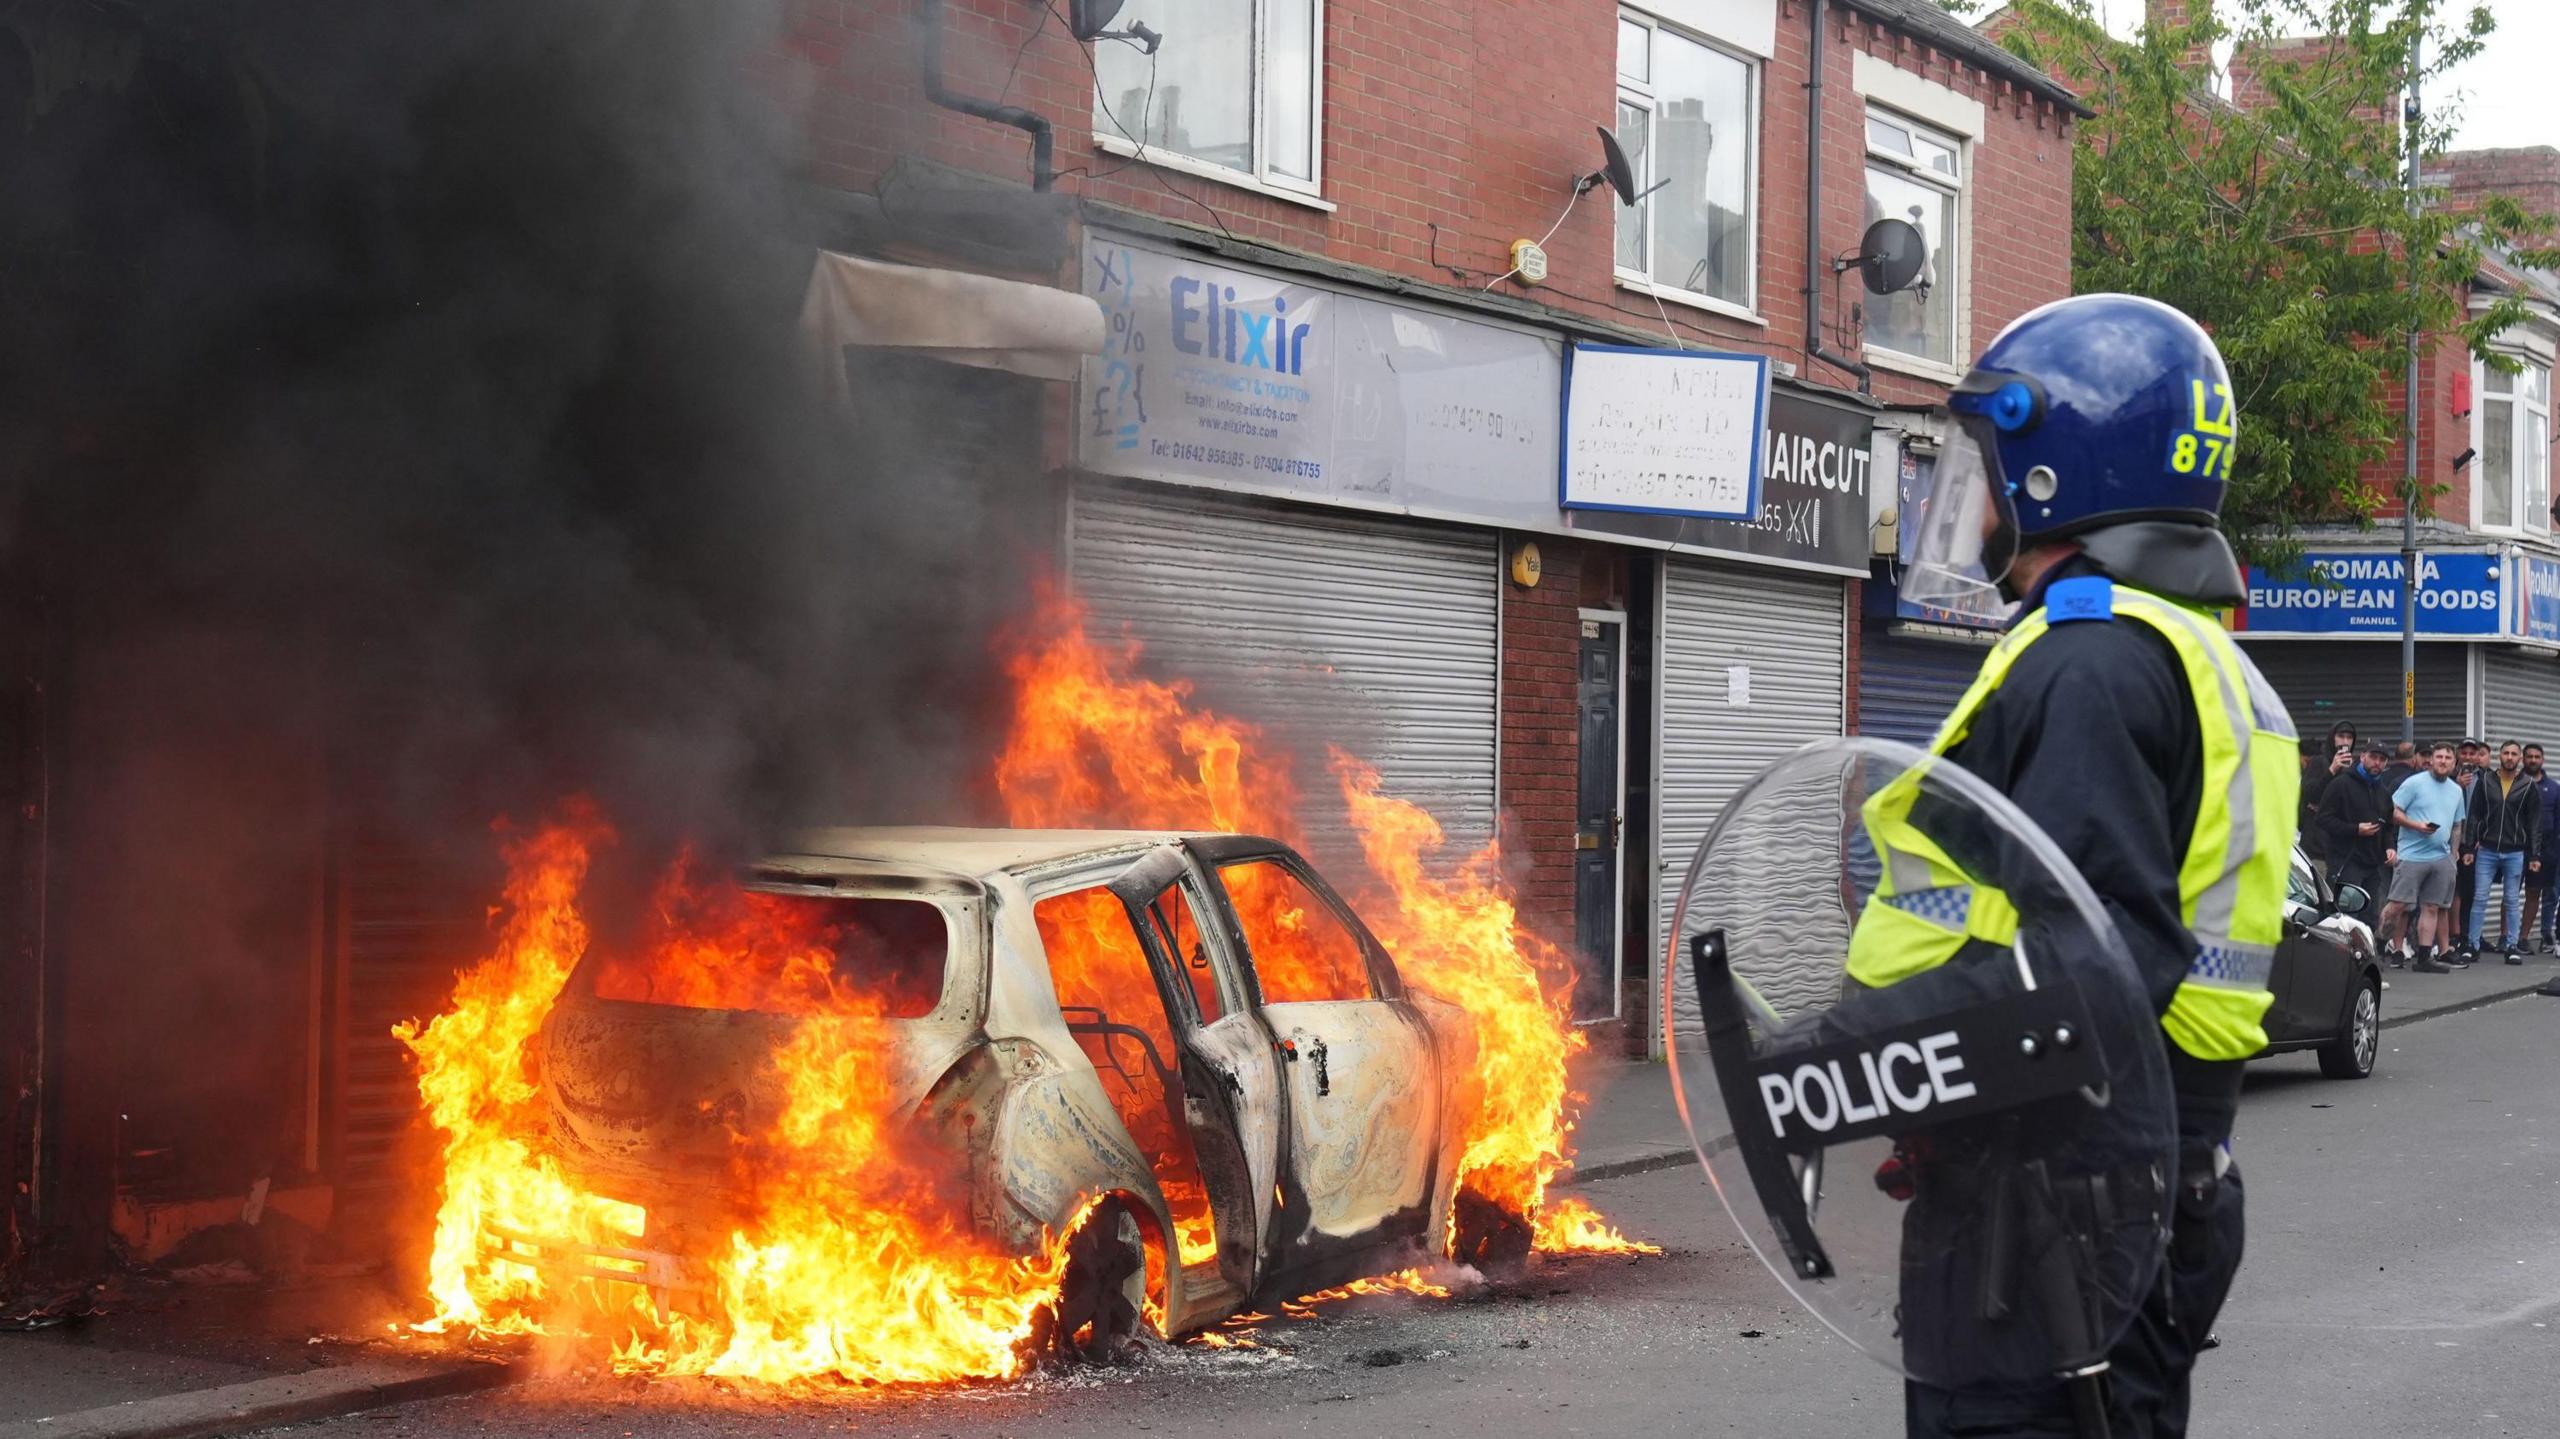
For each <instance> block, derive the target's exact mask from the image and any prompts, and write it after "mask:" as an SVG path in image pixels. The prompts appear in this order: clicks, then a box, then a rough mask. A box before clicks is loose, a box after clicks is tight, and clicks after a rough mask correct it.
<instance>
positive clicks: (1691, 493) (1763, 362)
mask: <svg viewBox="0 0 2560 1439" xmlns="http://www.w3.org/2000/svg"><path fill="white" fill-rule="evenodd" d="M1768 413H1769V361H1768V359H1767V357H1766V356H1762V355H1729V354H1719V353H1714V352H1710V351H1704V350H1649V349H1638V348H1633V347H1629V346H1623V345H1575V346H1574V347H1573V358H1572V362H1571V364H1569V365H1568V366H1567V368H1566V371H1565V398H1564V479H1563V494H1562V504H1563V506H1564V508H1566V509H1568V510H1632V511H1634V512H1636V513H1639V514H1652V515H1688V516H1693V517H1696V518H1699V519H1715V520H1748V519H1753V518H1756V517H1757V516H1758V515H1759V513H1760V476H1761V462H1760V441H1761V434H1762V427H1763V426H1764V425H1765V424H1766V423H1767V418H1768Z"/></svg>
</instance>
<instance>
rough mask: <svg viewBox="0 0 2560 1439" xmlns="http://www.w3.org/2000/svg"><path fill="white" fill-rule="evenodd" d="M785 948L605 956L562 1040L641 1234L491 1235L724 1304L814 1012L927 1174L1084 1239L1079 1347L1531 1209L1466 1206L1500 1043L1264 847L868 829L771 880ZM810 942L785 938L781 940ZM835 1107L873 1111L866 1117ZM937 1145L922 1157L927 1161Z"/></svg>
mask: <svg viewBox="0 0 2560 1439" xmlns="http://www.w3.org/2000/svg"><path fill="white" fill-rule="evenodd" d="M740 887H741V890H742V891H743V894H742V899H743V901H744V902H745V903H746V904H747V905H748V906H749V907H750V908H751V909H752V910H753V911H754V914H755V916H756V925H757V927H758V931H759V934H760V935H761V936H763V937H762V938H760V939H758V940H755V941H743V940H741V938H740V937H739V935H738V934H737V933H736V932H735V929H734V927H732V930H731V931H730V932H728V933H726V934H724V935H722V936H721V937H719V938H718V940H717V941H716V943H713V944H712V948H713V949H714V950H716V952H717V955H718V961H717V962H714V963H708V964H706V963H704V962H702V961H703V958H704V955H703V953H701V952H700V950H699V946H697V947H696V948H695V949H694V950H688V949H687V948H686V947H685V946H681V945H679V946H672V947H670V946H659V947H657V948H655V949H651V950H637V951H632V952H627V953H609V952H606V951H605V950H604V949H602V948H601V947H599V948H593V949H589V950H587V951H586V952H585V954H584V956H583V958H581V959H579V960H578V961H577V962H576V964H575V966H574V968H573V969H572V970H571V971H570V973H569V974H568V977H567V979H566V982H565V984H564V985H563V986H562V988H561V989H560V991H559V995H558V998H557V1000H556V1002H554V1003H553V1004H552V1005H551V1007H550V1009H549V1011H548V1016H547V1018H545V1019H543V1020H542V1022H541V1029H540V1033H539V1037H538V1040H537V1041H536V1042H535V1043H534V1045H532V1046H531V1051H532V1053H531V1058H532V1061H533V1062H532V1064H531V1065H530V1066H529V1067H530V1068H531V1069H532V1070H533V1072H534V1073H535V1074H536V1075H537V1077H538V1078H537V1082H538V1086H539V1089H540V1092H541V1104H542V1106H543V1108H544V1110H545V1111H546V1113H547V1120H548V1122H547V1129H548V1148H549V1154H550V1157H551V1159H552V1160H554V1161H556V1163H557V1166H558V1172H559V1175H560V1177H561V1178H562V1179H563V1180H564V1181H565V1182H566V1183H567V1184H568V1185H569V1186H571V1187H573V1188H575V1189H577V1190H579V1191H582V1192H585V1193H588V1194H592V1195H595V1196H601V1197H602V1198H603V1199H604V1200H606V1201H609V1202H613V1203H618V1204H623V1205H628V1206H632V1207H633V1208H634V1209H635V1210H637V1211H638V1212H639V1213H641V1214H644V1215H645V1216H646V1217H645V1221H644V1226H645V1227H644V1231H643V1232H642V1233H641V1234H639V1235H637V1236H634V1237H631V1238H629V1239H627V1240H621V1241H617V1242H613V1243H603V1244H599V1243H593V1242H580V1241H578V1240H576V1239H574V1238H570V1237H565V1236H563V1235H558V1234H543V1233H532V1232H524V1231H521V1230H517V1229H511V1228H508V1227H506V1226H503V1225H496V1224H484V1228H486V1229H489V1230H491V1231H493V1232H490V1233H486V1234H484V1235H483V1242H484V1243H486V1244H491V1245H494V1246H497V1248H498V1250H499V1252H501V1253H502V1254H504V1255H505V1256H506V1257H508V1258H510V1259H511V1260H513V1261H514V1262H516V1263H518V1264H521V1265H524V1266H526V1267H531V1268H538V1269H541V1270H543V1271H545V1272H547V1273H548V1274H550V1275H551V1276H552V1277H553V1278H555V1279H558V1278H563V1277H567V1278H572V1279H577V1278H583V1279H590V1280H601V1281H605V1282H609V1283H620V1284H626V1285H632V1286H637V1287H639V1288H640V1289H643V1290H646V1291H647V1292H648V1293H649V1295H650V1301H651V1303H652V1304H653V1305H654V1306H655V1307H656V1308H657V1309H658V1310H659V1311H660V1312H661V1313H664V1312H666V1311H667V1310H669V1309H670V1308H675V1309H681V1308H683V1307H684V1306H685V1305H686V1304H687V1303H688V1301H689V1300H691V1301H693V1302H700V1301H702V1300H703V1299H704V1297H705V1296H706V1295H707V1294H708V1292H709V1291H711V1290H713V1289H714V1288H716V1287H717V1285H718V1283H719V1281H718V1280H717V1278H716V1277H715V1275H714V1274H713V1272H712V1268H711V1266H710V1265H708V1264H707V1263H706V1262H705V1257H706V1256H718V1255H720V1254H721V1253H722V1252H723V1250H724V1247H725V1246H727V1245H728V1244H729V1242H730V1241H729V1236H730V1234H731V1233H732V1232H733V1231H734V1230H736V1229H737V1228H739V1226H740V1225H741V1223H742V1222H743V1221H742V1219H741V1214H742V1212H743V1210H744V1209H745V1208H746V1207H747V1206H749V1205H750V1204H751V1203H754V1202H760V1201H758V1200H757V1199H756V1198H755V1197H754V1196H751V1195H750V1194H748V1193H745V1192H742V1190H749V1189H753V1188H755V1187H756V1186H757V1185H758V1184H759V1183H760V1182H761V1181H760V1180H758V1179H757V1178H755V1177H754V1176H752V1175H749V1176H744V1177H742V1175H741V1171H740V1169H739V1167H738V1166H737V1165H736V1163H735V1162H734V1155H735V1144H736V1140H737V1137H738V1136H739V1135H741V1134H747V1133H757V1132H763V1131H765V1130H768V1129H770V1128H772V1127H773V1126H774V1125H775V1124H777V1123H787V1121H786V1120H783V1119H780V1118H778V1117H779V1116H784V1115H785V1114H786V1113H787V1112H788V1111H789V1110H790V1109H791V1107H792V1099H791V1096H790V1094H789V1092H788V1090H789V1088H790V1086H791V1085H792V1084H794V1083H795V1082H796V1080H797V1079H798V1077H799V1076H796V1075H795V1073H794V1069H795V1066H805V1065H806V1064H808V1063H809V1062H811V1059H812V1056H810V1055H807V1054H796V1053H794V1052H793V1046H794V1045H795V1043H798V1042H800V1040H801V1036H802V1035H803V1033H804V1031H806V1030H807V1029H808V1027H810V1026H812V1025H826V1024H829V1023H832V1022H834V1019H835V1017H839V1016H844V1015H853V1016H857V1017H859V1019H860V1020H861V1021H862V1023H863V1026H864V1027H863V1029H862V1035H863V1038H862V1039H861V1041H860V1043H859V1045H858V1049H859V1051H860V1052H858V1053H856V1054H854V1055H853V1056H852V1058H853V1059H854V1060H855V1061H856V1062H858V1063H859V1064H860V1065H861V1066H863V1067H864V1068H865V1069H867V1070H868V1071H870V1072H872V1073H874V1074H876V1075H877V1076H878V1081H877V1082H878V1083H879V1085H880V1086H881V1087H882V1092H881V1093H880V1095H879V1096H878V1102H877V1103H876V1104H875V1105H873V1106H870V1108H871V1109H873V1110H874V1111H876V1113H877V1114H878V1115H879V1116H881V1118H882V1119H883V1121H884V1122H885V1123H886V1124H887V1125H889V1126H891V1127H892V1128H894V1129H895V1130H896V1131H897V1132H898V1133H899V1135H901V1136H903V1137H902V1138H901V1139H900V1141H899V1145H900V1147H902V1148H903V1149H905V1150H906V1151H907V1152H908V1153H909V1155H910V1159H909V1162H908V1164H907V1172H908V1174H909V1175H910V1176H911V1178H910V1179H909V1180H908V1181H907V1182H909V1183H912V1184H935V1183H942V1184H946V1185H947V1186H949V1191H948V1192H946V1193H945V1194H944V1195H943V1196H942V1201H943V1202H944V1203H945V1204H947V1206H948V1207H949V1209H950V1210H951V1212H953V1213H961V1212H965V1214H966V1216H967V1223H968V1227H969V1228H970V1229H971V1230H972V1231H974V1233H975V1235H976V1236H977V1237H979V1238H980V1239H982V1240H987V1241H991V1242H992V1244H993V1246H994V1247H995V1248H997V1249H999V1250H1001V1251H1003V1252H1006V1253H1009V1254H1012V1255H1016V1256H1024V1257H1025V1262H1033V1261H1036V1258H1037V1256H1039V1255H1041V1254H1043V1253H1044V1252H1049V1251H1052V1250H1054V1249H1055V1247H1056V1243H1057V1237H1058V1236H1065V1235H1069V1234H1070V1233H1072V1234H1073V1235H1074V1237H1073V1239H1072V1240H1070V1241H1068V1242H1067V1243H1066V1245H1065V1247H1064V1258H1063V1266H1064V1267H1063V1273H1062V1274H1061V1275H1060V1276H1059V1278H1058V1289H1057V1294H1058V1297H1057V1300H1056V1301H1055V1307H1054V1312H1053V1313H1052V1314H1051V1315H1049V1316H1047V1317H1046V1320H1045V1321H1044V1322H1045V1327H1047V1328H1049V1329H1050V1330H1051V1332H1052V1335H1053V1336H1054V1338H1053V1343H1054V1345H1056V1346H1072V1347H1073V1348H1076V1349H1080V1350H1083V1351H1085V1352H1088V1353H1100V1352H1103V1351H1106V1350H1108V1349H1110V1348H1112V1347H1113V1346H1115V1345H1117V1344H1119V1343H1121V1342H1122V1341H1124V1340H1125V1339H1126V1338H1127V1337H1129V1336H1130V1335H1132V1334H1133V1333H1135V1332H1136V1331H1137V1329H1138V1328H1139V1327H1140V1325H1141V1324H1152V1326H1153V1327H1154V1328H1156V1329H1157V1330H1159V1331H1160V1332H1161V1333H1163V1334H1164V1335H1166V1336H1167V1337H1172V1336H1177V1335H1181V1334H1184V1333H1186V1332H1189V1331H1192V1330H1196V1329H1200V1328H1203V1327H1206V1326H1209V1325H1212V1324H1215V1323H1217V1322H1218V1321H1220V1320H1222V1319H1224V1318H1226V1317H1227V1316H1229V1315H1231V1314H1233V1313H1236V1312H1238V1311H1240V1310H1242V1309H1244V1308H1246V1307H1248V1306H1255V1305H1263V1304H1268V1303H1272V1302H1276V1301H1277V1300H1281V1299H1285V1298H1287V1297H1289V1296H1291V1295H1296V1294H1301V1293H1305V1292H1308V1291H1311V1290H1315V1289H1320V1288H1323V1287H1325V1286H1328V1285H1332V1284H1335V1283H1338V1282H1340V1281H1342V1280H1345V1279H1349V1278H1352V1277H1354V1276H1358V1275H1367V1274H1375V1273H1379V1272H1382V1271H1386V1270H1392V1269H1396V1268H1399V1267H1402V1266H1405V1265H1408V1264H1411V1263H1414V1262H1416V1261H1417V1260H1420V1259H1424V1258H1428V1257H1435V1256H1437V1255H1439V1254H1440V1253H1442V1252H1443V1251H1444V1249H1446V1248H1449V1247H1452V1246H1454V1248H1455V1249H1456V1250H1457V1251H1458V1252H1461V1253H1470V1254H1479V1255H1481V1254H1484V1253H1487V1252H1489V1251H1491V1250H1494V1249H1499V1248H1502V1247H1504V1246H1505V1245H1506V1244H1507V1243H1509V1242H1510V1239H1511V1238H1512V1237H1513V1236H1516V1238H1517V1243H1518V1247H1519V1248H1521V1249H1524V1250H1525V1248H1526V1245H1527V1237H1526V1236H1527V1233H1528V1230H1527V1223H1528V1219H1529V1216H1522V1215H1518V1214H1513V1213H1510V1212H1508V1211H1506V1210H1505V1209H1504V1208H1503V1206H1501V1205H1500V1204H1496V1203H1490V1202H1487V1201H1485V1200H1483V1199H1482V1198H1481V1197H1480V1196H1478V1197H1476V1198H1474V1200H1473V1201H1472V1202H1467V1203H1462V1202H1461V1201H1460V1196H1459V1193H1458V1191H1459V1189H1460V1182H1459V1172H1460V1158H1461V1153H1460V1151H1461V1147H1462V1138H1463V1136H1464V1134H1465V1132H1466V1125H1465V1122H1464V1118H1463V1116H1462V1115H1461V1114H1460V1113H1458V1112H1457V1110H1456V1105H1457V1104H1458V1103H1459V1102H1460V1101H1459V1099H1458V1093H1459V1091H1460V1090H1461V1089H1462V1088H1463V1087H1464V1086H1463V1084H1461V1083H1458V1082H1453V1076H1459V1075H1463V1074H1464V1073H1466V1071H1467V1069H1468V1067H1469V1063H1470V1059H1471V1055H1472V1045H1473V1043H1474V1040H1473V1036H1472V1033H1471V1025H1470V1023H1469V1020H1468V1017H1467V1016H1466V1015H1465V1014H1464V1013H1463V1012H1462V1011H1461V1010H1460V1009H1458V1008H1457V1007H1455V1006H1453V1005H1450V1004H1446V1003H1442V1002H1438V1001H1435V1000H1432V999H1429V998H1426V997H1423V996H1421V995H1419V994H1418V993H1415V992H1413V991H1410V990H1408V989H1407V987H1406V985H1405V983H1404V981H1403V979H1402V978H1401V977H1400V976H1399V974H1398V972H1397V967H1396V963H1395V960H1394V958H1393V957H1392V956H1391V955H1390V954H1389V953H1388V951H1387V949H1386V947H1385V946H1384V945H1382V944H1381V943H1380V942H1379V941H1378V939H1377V938H1376V937H1375V936H1374V935H1373V934H1372V933H1371V932H1370V930H1369V929H1368V928H1367V927H1366V926H1365V925H1364V924H1363V923H1362V922H1361V919H1360V917H1359V916H1358V915H1357V914H1356V913H1354V912H1353V910H1352V909H1351V908H1350V906H1348V905H1347V904H1345V903H1344V902H1343V900H1342V899H1341V897H1340V896H1339V895H1337V894H1336V893H1335V891H1334V890H1333V889H1332V888H1331V887H1330V886H1329V885H1327V884H1326V882H1325V880H1324V879H1323V877H1322V876H1321V875H1319V874H1318V873H1317V872H1316V870H1315V869H1314V868H1313V867H1312V866H1311V865H1309V864H1308V862H1307V861H1306V860H1305V859H1304V858H1302V857H1301V856H1300V855H1299V854H1298V853H1297V852H1296V851H1294V850H1292V849H1291V848H1290V847H1288V846H1287V845H1285V844H1282V843H1279V842H1277V841H1274V840H1270V839H1261V838H1254V837H1249V836H1241V835H1230V834H1198V833H1169V832H1136V831H1073V830H963V829H836V830H825V831H818V832H814V833H811V834H807V835H804V836H800V837H798V838H797V839H795V840H794V841H793V842H792V843H791V844H790V845H789V847H788V852H787V853H784V854H780V855H776V856H774V857H772V858H769V859H766V860H764V861H762V862H760V863H758V864H756V865H754V866H752V867H750V869H749V870H748V871H747V872H746V873H745V874H744V875H743V876H742V877H741V886H740ZM777 935H778V936H780V939H781V942H779V943H776V942H772V940H773V937H774V936H777ZM831 1122H842V1121H841V1119H840V1118H839V1119H838V1120H835V1121H831ZM919 1151H920V1152H921V1153H923V1154H925V1155H928V1156H931V1157H930V1158H929V1159H927V1160H924V1161H921V1162H918V1161H915V1160H914V1159H913V1158H912V1156H913V1154H915V1153H916V1152H919Z"/></svg>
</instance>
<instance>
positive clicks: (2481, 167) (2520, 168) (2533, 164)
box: [2427, 145, 2560, 244]
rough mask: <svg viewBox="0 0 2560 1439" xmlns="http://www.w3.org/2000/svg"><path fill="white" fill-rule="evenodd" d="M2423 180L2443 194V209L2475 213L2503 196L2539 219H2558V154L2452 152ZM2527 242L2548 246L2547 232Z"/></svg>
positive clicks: (2537, 148) (2538, 150) (2544, 149)
mask: <svg viewBox="0 0 2560 1439" xmlns="http://www.w3.org/2000/svg"><path fill="white" fill-rule="evenodd" d="M2427 178H2428V179H2429V180H2431V181H2434V182H2436V183H2438V184H2441V185H2443V186H2444V188H2445V208H2447V209H2449V210H2452V211H2455V212H2457V213H2459V212H2461V211H2464V210H2474V209H2477V208H2479V205H2480V201H2481V200H2482V198H2483V197H2485V196H2489V195H2504V196H2506V197H2507V198H2508V199H2510V200H2513V201H2515V202H2516V203H2517V204H2519V205H2522V206H2523V207H2525V209H2527V210H2529V211H2531V212H2533V213H2534V214H2537V215H2543V216H2553V217H2560V150H2556V149H2553V148H2552V147H2551V146H2549V145H2534V146H2530V147H2527V148H2524V149H2516V150H2455V151H2452V152H2451V153H2449V154H2446V155H2444V156H2442V157H2441V158H2439V159H2437V160H2436V161H2434V162H2433V163H2432V164H2430V165H2429V166H2428V167H2427ZM2528 238H2530V239H2533V240H2535V241H2538V242H2540V243H2543V244H2549V243H2551V241H2552V240H2553V238H2554V236H2553V235H2552V233H2551V232H2549V231H2548V230H2546V231H2544V232H2542V233H2540V234H2536V235H2532V236H2529V237H2528Z"/></svg>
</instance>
